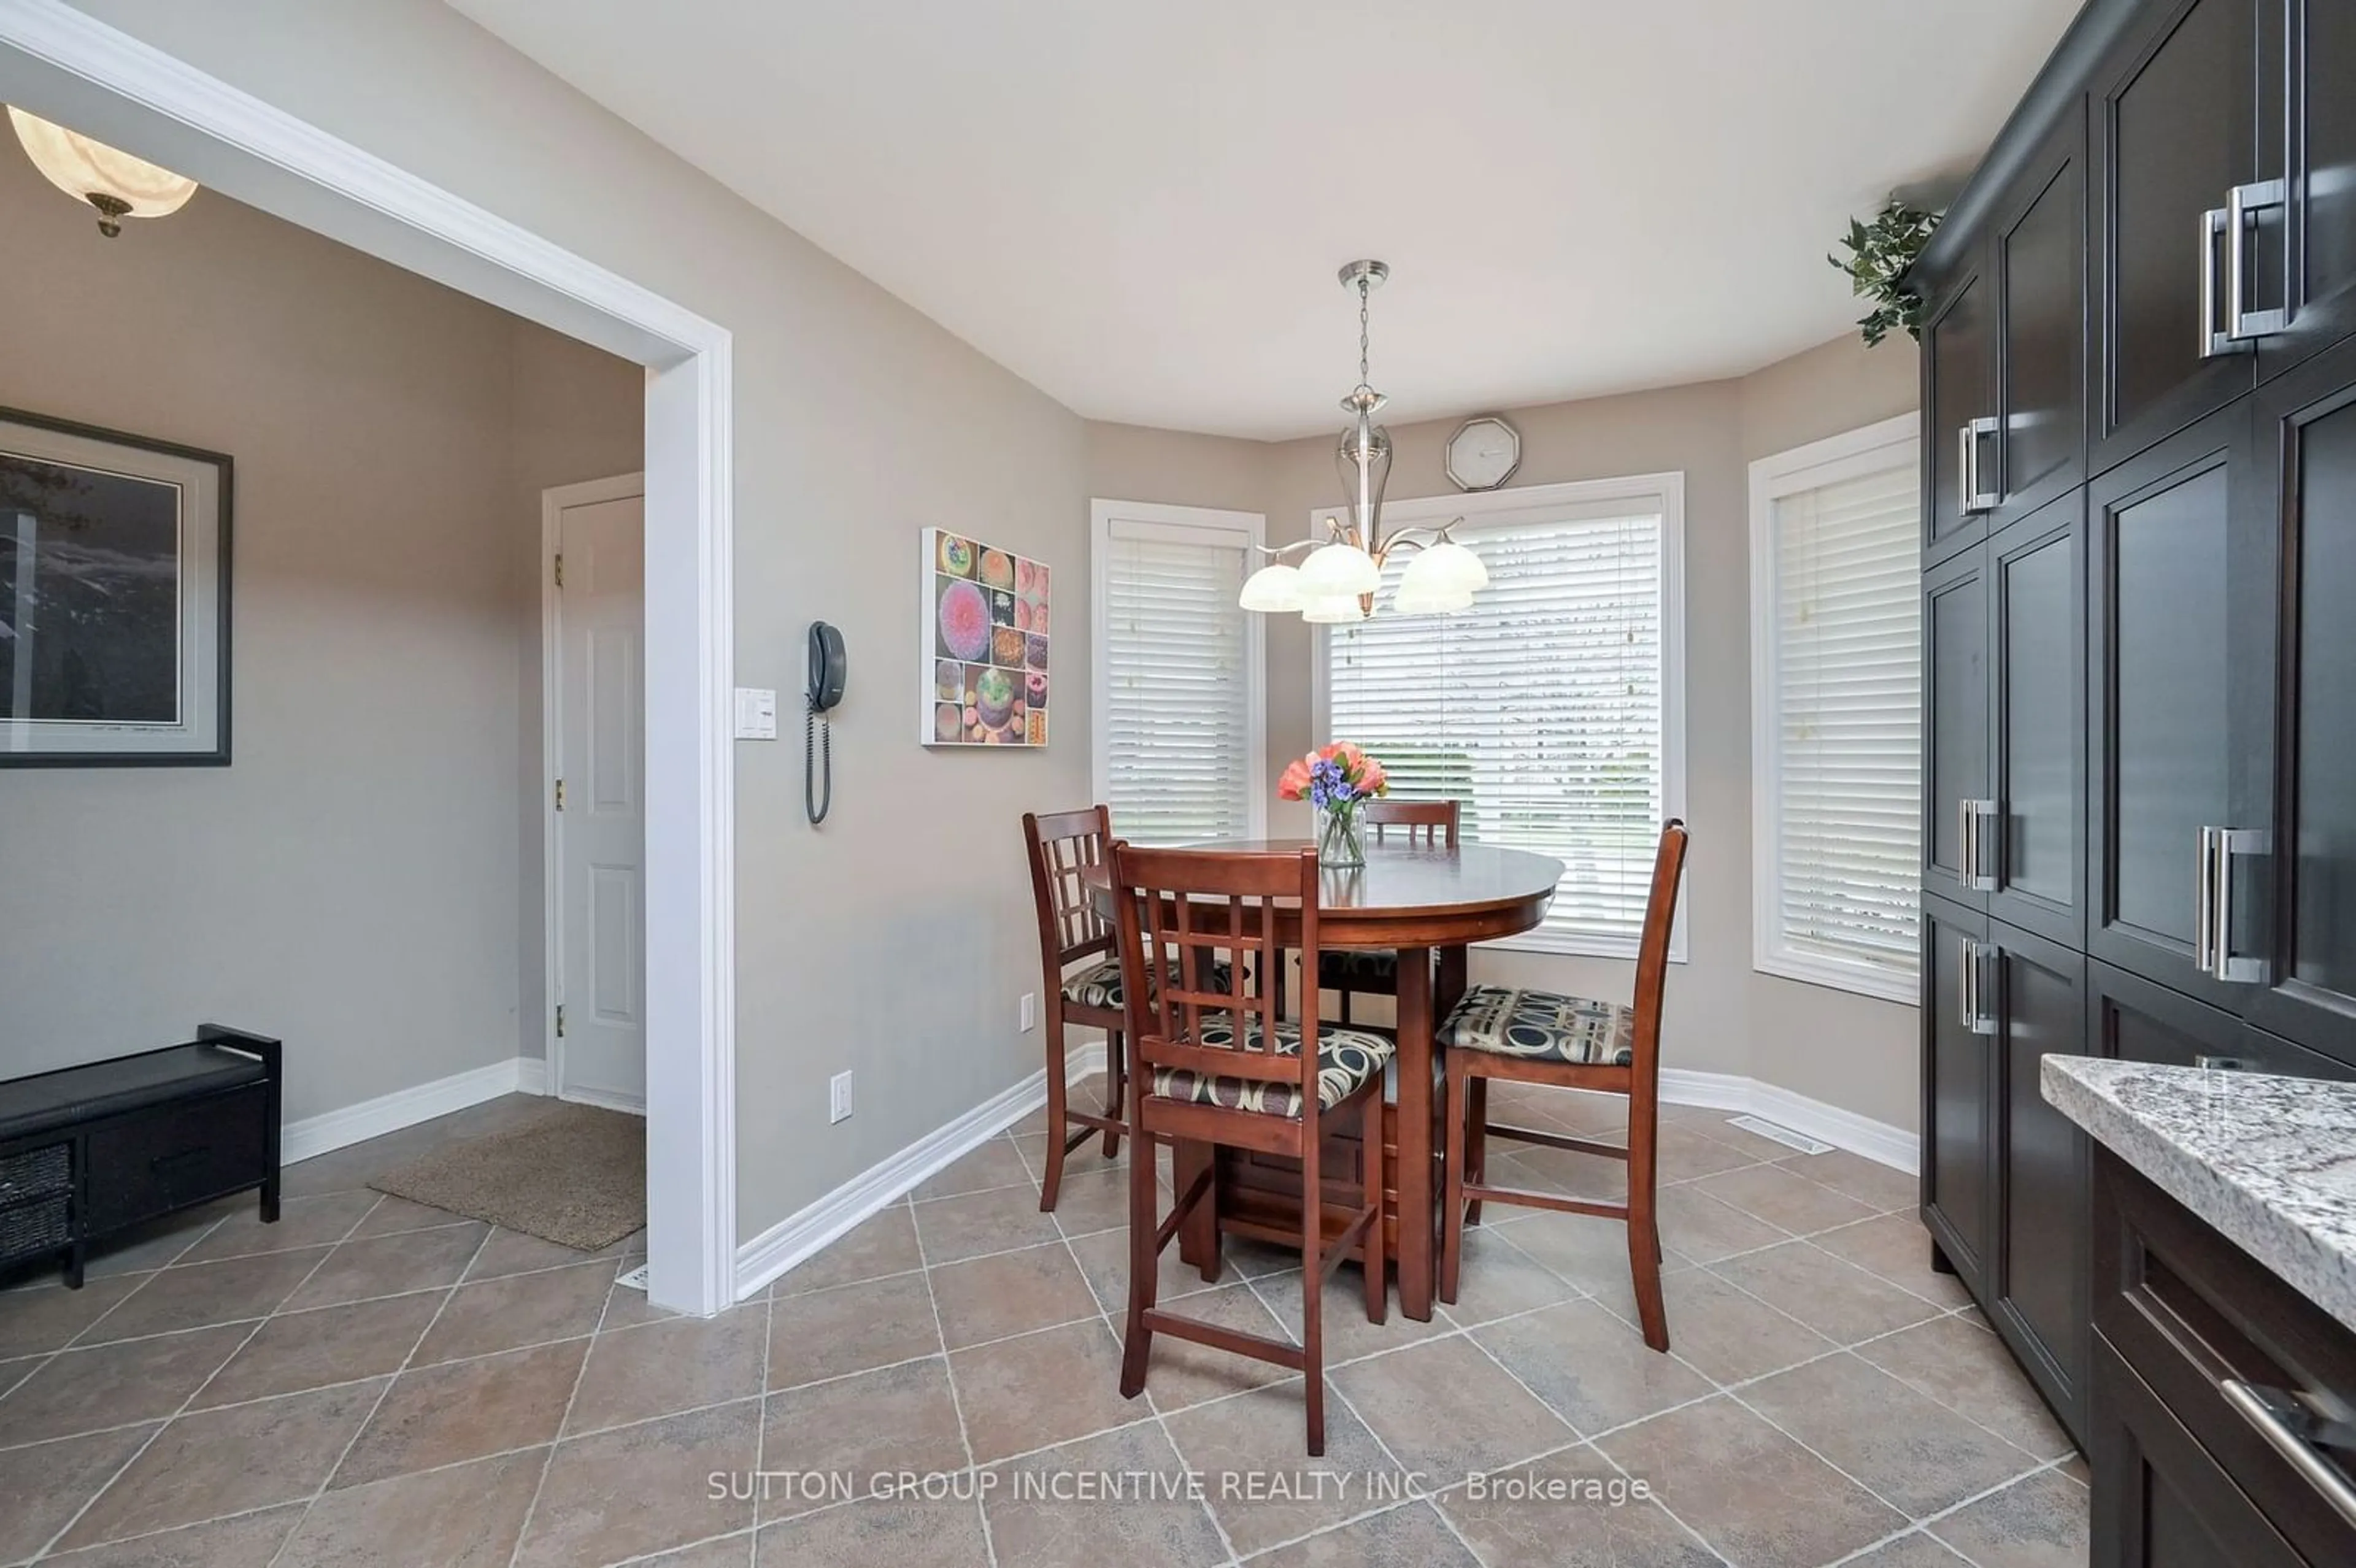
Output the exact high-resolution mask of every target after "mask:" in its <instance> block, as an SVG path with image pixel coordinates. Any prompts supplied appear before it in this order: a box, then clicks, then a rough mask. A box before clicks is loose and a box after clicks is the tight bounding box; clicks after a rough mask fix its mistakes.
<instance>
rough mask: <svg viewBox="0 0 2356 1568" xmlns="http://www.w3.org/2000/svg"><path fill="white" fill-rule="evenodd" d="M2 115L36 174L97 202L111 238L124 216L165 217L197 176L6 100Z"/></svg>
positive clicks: (190, 192)
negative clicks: (160, 165) (179, 172)
mask: <svg viewBox="0 0 2356 1568" xmlns="http://www.w3.org/2000/svg"><path fill="white" fill-rule="evenodd" d="M8 119H9V121H10V123H13V124H14V125H15V126H16V140H17V141H19V142H21V143H23V144H24V145H25V155H26V156H27V157H29V158H31V159H32V160H33V166H34V167H35V168H37V169H38V170H40V171H41V177H43V178H44V179H46V180H48V182H49V183H50V184H51V185H53V186H55V187H58V188H59V190H61V191H63V192H65V193H66V194H67V195H68V196H70V197H73V198H74V199H75V200H76V201H86V202H88V203H90V205H91V206H92V207H94V208H98V231H99V232H100V233H101V234H103V235H105V236H106V237H107V238H108V239H110V240H112V238H114V236H116V235H118V234H120V233H122V232H123V219H126V218H165V217H168V216H169V215H171V214H172V213H175V212H177V211H179V210H180V208H183V207H186V206H187V204H188V197H192V196H194V195H196V194H197V182H196V181H194V180H192V179H189V178H187V176H183V175H176V174H174V173H173V172H172V171H171V170H169V169H164V168H158V167H156V166H155V165H154V164H151V163H149V162H148V161H147V160H146V159H145V158H134V157H133V156H132V155H130V154H128V153H125V152H122V151H120V150H118V149H116V148H113V147H110V146H108V145H107V144H105V143H103V142H94V141H92V140H91V139H90V138H89V137H88V136H85V135H83V134H81V133H80V132H78V131H69V130H67V129H66V128H65V127H64V126H62V125H56V124H52V123H49V122H48V121H47V120H44V119H42V118H41V117H40V116H39V115H37V114H27V113H26V112H24V111H23V110H21V109H19V108H17V107H16V105H14V104H11V105H9V107H8Z"/></svg>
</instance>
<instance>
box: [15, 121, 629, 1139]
mask: <svg viewBox="0 0 2356 1568" xmlns="http://www.w3.org/2000/svg"><path fill="white" fill-rule="evenodd" d="M0 229H5V232H6V233H7V235H8V246H7V251H8V261H7V283H6V286H5V288H0V345H5V350H0V405H6V406H9V407H14V408H18V409H23V410H27V411H34V412H39V413H44V414H48V415H52V416H56V417H60V418H65V419H70V420H77V421H84V422H87V423H91V424H96V425H102V426H105V427H108V428H111V429H116V430H123V431H127V432H137V433H140V434H145V435H152V436H155V437H157V438H159V439H162V440H166V441H172V442H178V443H186V444H189V445H194V446H198V447H204V448H209V449H211V450H214V451H219V452H224V453H229V454H230V457H231V458H232V459H233V460H234V461H235V464H236V468H235V476H234V485H235V496H234V506H233V515H232V531H233V540H232V547H233V560H232V574H233V586H234V597H233V609H234V623H233V625H232V629H231V650H232V658H233V660H234V664H233V670H232V688H231V690H232V706H233V715H232V726H231V749H232V760H231V765H230V766H229V767H227V768H190V769H166V770H157V769H145V768H143V769H122V768H117V769H76V770H25V769H8V770H0V933H5V935H0V1076H8V1075H13V1074H15V1073H16V1072H27V1071H32V1070H36V1069H39V1068H43V1067H49V1066H58V1065H63V1064H65V1063H68V1062H71V1061H83V1060H89V1059H91V1058H94V1057H100V1056H105V1055H112V1054H116V1053H118V1052H122V1051H133V1050H138V1049H142V1048H145V1047H147V1046H152V1045H162V1044H166V1043H168V1042H170V1041H171V1040H176V1039H185V1038H187V1034H188V1032H189V1030H190V1029H192V1028H193V1027H194V1026H195V1025H196V1024H197V1023H198V1022H199V1021H201V1020H204V1019H218V1020H220V1021H222V1022H227V1023H233V1024H240V1025H243V1026H246V1027H250V1028H253V1029H261V1030H263V1031H265V1032H268V1033H273V1034H278V1035H282V1036H284V1038H285V1039H286V1040H287V1042H288V1045H289V1058H288V1065H287V1096H286V1111H287V1115H288V1116H289V1117H291V1118H300V1117H305V1116H309V1115H316V1114H318V1113H320V1112H323V1111H328V1110H335V1109H339V1108H342V1107H344V1106H347V1105H350V1104H356V1103H358V1102H359V1101H363V1100H367V1099H369V1098H372V1097H374V1096H376V1095H379V1094H382V1093H389V1092H391V1091H393V1090H396V1089H403V1088H409V1087H412V1086H414V1085H416V1084H419V1083H427V1082H430V1081H432V1080H434V1079H436V1078H441V1077H444V1076H446V1075H448V1074H450V1073H454V1072H464V1071H466V1070H467V1069H470V1068H475V1067H480V1066H485V1065H487V1064H489V1063H491V1062H494V1061H501V1060H504V1059H506V1058H509V1057H511V1056H513V1055H515V1054H516V1053H517V1050H518V1045H519V1038H527V1039H530V1040H531V1042H532V1045H533V1049H534V1050H535V1051H536V1050H537V1049H538V1030H537V1028H536V1025H534V1024H533V1023H532V1022H531V1021H530V1016H529V1015H527V1014H526V1012H525V1010H524V1008H522V1006H521V1005H520V1004H521V995H520V987H522V986H523V984H524V982H525V981H526V979H528V978H529V979H530V980H531V982H532V984H533V985H534V986H535V987H536V986H537V975H536V970H537V965H538V964H539V961H540V960H539V955H540V951H541V949H540V944H539V936H538V926H539V919H540V915H539V902H538V882H537V878H538V875H539V870H538V857H539V848H540V839H539V817H538V816H537V809H536V808H537V805H538V797H539V786H538V784H537V775H538V769H539V762H538V754H537V748H538V743H539V710H540V688H539V676H538V662H537V661H538V656H539V654H538V645H539V625H538V616H539V592H538V579H537V576H536V574H535V558H536V557H537V555H538V553H539V528H540V519H539V486H540V485H543V484H553V483H558V482H562V481H564V480H569V479H576V478H585V477H589V476H591V475H595V474H598V473H612V472H616V471H625V472H626V471H627V470H630V469H633V468H635V467H637V464H638V461H639V459H638V456H637V453H638V450H639V444H640V443H639V434H638V419H639V413H638V410H639V407H640V403H641V400H642V395H641V378H640V375H639V373H638V371H637V368H635V367H633V366H629V365H626V364H624V363H623V362H622V361H620V360H617V359H614V358H611V357H607V356H605V355H603V354H599V353H597V352H596V351H594V350H591V349H586V348H582V347H578V346H576V345H573V344H571V343H569V342H567V341H564V340H562V339H558V338H556V337H555V336H553V335H552V334H549V333H547V332H544V331H542V330H541V328H539V327H536V326H531V325H528V324H526V323H523V322H520V321H518V320H517V319H515V318H514V317H512V316H509V315H506V314H504V313H503V312H500V311H498V310H494V309H492V308H491V307H489V306H487V305H484V304H477V302H475V301H473V300H469V299H466V298H465V297H463V296H461V295H458V294H455V293H451V292H450V291H449V290H446V289H444V288H442V287H440V286H439V285H436V284H434V283H427V282H425V281H424V280H423V279H420V278H417V277H415V276H413V275H412V274H410V273H407V272H402V271H400V270H398V269H396V268H393V267H390V266H387V265H385V264H384V263H382V262H380V261H374V260H372V259H370V258H369V257H366V256H363V255H360V254H359V253H358V252H356V251H348V250H346V249H345V248H343V247H342V246H339V245H337V244H334V243H332V242H330V241H328V240H321V239H319V238H317V237H316V236H314V235H311V234H308V233H305V232H304V231H302V230H300V229H293V228H290V227H288V226H287V225H285V224H284V223H281V222H280V221H278V220H277V219H273V218H271V217H269V216H267V215H265V214H263V213H261V212H257V211H255V210H253V209H252V208H247V207H242V206H241V205H239V204H238V203H236V202H234V201H230V200H229V199H227V198H225V197H221V196H220V195H219V194H218V193H216V192H205V193H203V194H201V195H200V196H198V198H197V199H196V200H195V201H193V202H191V203H190V204H189V206H188V207H187V209H186V210H185V211H183V212H182V213H181V214H179V215H178V216H177V217H175V218H173V219H170V220H169V221H166V222H159V223H153V224H134V225H132V226H131V227H130V229H129V230H128V231H127V232H126V233H124V234H123V237H122V238H121V239H119V240H112V241H109V240H103V239H102V238H101V237H100V235H99V233H98V231H97V229H96V227H95V225H94V224H93V223H92V221H91V218H90V215H89V214H88V213H87V212H86V211H84V210H82V209H80V208H77V207H75V206H74V205H73V204H72V203H70V202H69V201H67V200H66V199H65V198H64V197H60V196H59V195H58V194H57V193H56V192H55V191H53V190H52V189H50V187H48V185H46V184H44V183H43V182H42V181H41V179H40V178H39V176H37V175H36V174H35V173H34V171H33V169H32V167H31V166H30V165H29V164H27V162H26V161H25V159H24V158H22V157H21V156H19V155H16V149H15V147H14V145H13V144H8V145H5V146H0ZM525 659H528V660H529V661H530V680H529V683H527V682H526V680H525V679H524V678H523V676H522V673H521V672H522V669H523V665H522V663H521V662H519V661H521V660H525ZM527 847H528V848H529V850H530V867H529V869H527V867H526V865H525V861H524V859H523V854H524V851H525V849H526V848H527ZM527 877H529V879H530V880H529V888H530V893H529V896H527V895H526V892H525V891H524V890H525V887H526V886H527ZM526 907H528V908H529V911H530V926H529V933H530V940H529V942H527V941H526V940H525V935H526V928H525V927H524V925H523V924H522V923H519V909H523V908H526ZM528 971H530V973H528Z"/></svg>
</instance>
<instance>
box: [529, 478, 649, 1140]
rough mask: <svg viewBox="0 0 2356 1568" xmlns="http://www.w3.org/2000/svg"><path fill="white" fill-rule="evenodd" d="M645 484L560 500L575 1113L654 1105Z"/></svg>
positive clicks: (563, 947)
mask: <svg viewBox="0 0 2356 1568" xmlns="http://www.w3.org/2000/svg"><path fill="white" fill-rule="evenodd" d="M642 489H643V487H642V486H641V485H639V483H638V482H637V480H636V479H631V480H628V481H620V480H616V481H613V482H610V483H603V484H598V485H575V486H572V487H570V488H568V489H567V490H565V491H563V492H559V493H557V494H556V495H555V496H553V497H552V498H553V500H554V502H555V505H554V507H553V510H554V519H553V521H554V528H553V532H554V534H555V541H554V542H555V549H556V554H557V561H558V563H559V570H558V571H555V572H552V580H553V586H554V596H553V605H554V609H553V612H552V615H553V627H554V639H553V640H554V644H555V649H556V658H555V663H556V674H557V678H556V679H555V680H554V681H553V682H552V688H553V689H552V697H553V699H554V712H553V713H552V715H551V720H550V729H551V732H552V739H553V741H554V744H553V745H552V748H551V755H552V756H553V757H555V758H556V759H557V776H556V789H555V790H554V792H553V794H552V800H553V803H554V805H555V813H554V816H555V840H556V854H555V855H554V857H553V858H552V874H553V875H554V877H555V879H556V890H555V892H556V896H555V898H554V900H553V906H554V908H555V909H556V911H557V921H558V931H557V933H555V934H556V940H555V941H554V942H553V943H552V944H551V945H552V948H553V950H554V955H555V959H556V973H555V975H554V976H552V987H551V989H552V996H553V997H554V1005H555V1007H556V1009H557V1012H556V1031H555V1033H556V1038H555V1040H554V1044H553V1051H552V1061H551V1063H550V1066H551V1074H550V1076H551V1080H552V1086H553V1087H554V1089H555V1092H556V1093H557V1094H559V1095H560V1096H562V1098H564V1099H567V1100H582V1101H586V1102H588V1103H590V1104H599V1105H610V1106H614V1107H616V1108H617V1109H623V1110H634V1111H640V1112H643V1111H644V1110H645V1108H646V1100H647V1022H646V972H647V962H646V960H647V953H646V877H645V871H646V792H645V774H646V770H645V767H644V765H643V764H644V755H645V706H646V705H645V695H644V693H645V684H644V678H643V663H644V642H645V637H644V632H643V626H644V621H645V598H646V592H645V591H646V542H645V531H646V503H645V499H644V496H643V493H642Z"/></svg>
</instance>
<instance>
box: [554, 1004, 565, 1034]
mask: <svg viewBox="0 0 2356 1568" xmlns="http://www.w3.org/2000/svg"><path fill="white" fill-rule="evenodd" d="M556 1038H557V1039H559V1040H562V1039H563V1038H564V1004H563V1003H562V1002H559V1003H557V1004H556Z"/></svg>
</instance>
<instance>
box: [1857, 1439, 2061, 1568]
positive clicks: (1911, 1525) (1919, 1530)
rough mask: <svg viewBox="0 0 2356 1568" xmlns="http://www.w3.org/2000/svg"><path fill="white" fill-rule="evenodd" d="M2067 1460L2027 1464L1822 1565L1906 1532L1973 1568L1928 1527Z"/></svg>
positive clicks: (1863, 1552) (1864, 1552)
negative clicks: (1986, 1485) (1979, 1489)
mask: <svg viewBox="0 0 2356 1568" xmlns="http://www.w3.org/2000/svg"><path fill="white" fill-rule="evenodd" d="M2068 1463H2069V1460H2068V1459H2066V1458H2064V1459H2049V1460H2047V1461H2046V1462H2045V1463H2043V1464H2040V1465H2035V1466H2032V1467H2029V1469H2026V1470H2023V1471H2022V1472H2020V1474H2019V1475H2017V1476H2008V1477H2006V1478H2005V1479H2003V1480H2001V1481H1998V1482H1997V1484H1996V1485H1995V1486H1992V1487H1989V1488H1987V1489H1986V1490H1984V1491H1977V1492H1974V1493H1973V1494H1972V1495H1971V1496H1969V1497H1967V1498H1965V1499H1961V1500H1960V1501H1957V1502H1954V1503H1950V1504H1948V1505H1947V1506H1946V1507H1945V1508H1943V1509H1939V1510H1938V1511H1937V1512H1935V1513H1929V1514H1925V1515H1923V1516H1922V1518H1921V1519H1918V1520H1909V1521H1908V1522H1907V1525H1906V1528H1905V1529H1903V1530H1898V1531H1891V1532H1890V1534H1888V1535H1885V1536H1883V1537H1881V1538H1880V1539H1879V1540H1878V1541H1868V1542H1866V1543H1865V1544H1864V1545H1863V1546H1860V1547H1858V1549H1857V1550H1856V1551H1854V1552H1850V1553H1849V1554H1848V1555H1847V1556H1846V1557H1839V1558H1836V1559H1834V1560H1833V1562H1832V1563H1827V1564H1826V1568H1839V1564H1841V1563H1855V1562H1857V1561H1858V1560H1859V1559H1860V1558H1863V1557H1866V1556H1868V1555H1869V1554H1871V1553H1873V1552H1878V1551H1879V1550H1880V1549H1881V1548H1882V1547H1885V1546H1887V1545H1889V1544H1890V1542H1891V1541H1903V1540H1904V1539H1905V1538H1906V1537H1908V1536H1910V1535H1927V1536H1929V1537H1930V1538H1931V1539H1932V1540H1933V1541H1937V1542H1938V1543H1939V1544H1940V1545H1941V1546H1944V1547H1946V1549H1947V1550H1948V1551H1950V1552H1954V1554H1955V1556H1956V1559H1957V1560H1958V1561H1960V1562H1964V1563H1973V1564H1974V1565H1975V1568H1976V1565H1977V1561H1978V1560H1977V1559H1976V1558H1974V1557H1971V1556H1969V1555H1968V1554H1966V1553H1965V1552H1964V1550H1963V1549H1962V1548H1961V1547H1958V1546H1954V1545H1950V1544H1949V1542H1948V1541H1947V1538H1946V1537H1945V1536H1944V1535H1940V1534H1938V1533H1936V1532H1935V1531H1933V1530H1932V1528H1931V1527H1932V1526H1933V1524H1936V1523H1939V1522H1940V1521H1942V1520H1949V1519H1953V1518H1954V1516H1955V1515H1957V1514H1959V1513H1961V1512H1963V1511H1964V1510H1965V1509H1968V1508H1971V1507H1974V1506H1975V1505H1976V1504H1979V1503H1984V1502H1986V1501H1987V1500H1988V1499H1990V1498H1992V1497H1995V1496H1997V1494H1998V1493H2000V1492H2006V1491H2009V1490H2011V1489H2012V1488H2014V1487H2017V1486H2019V1485H2020V1484H2021V1483H2022V1482H2023V1481H2031V1480H2035V1479H2036V1478H2037V1477H2040V1476H2042V1475H2045V1474H2047V1473H2048V1472H2050V1471H2056V1470H2059V1469H2061V1467H2062V1466H2063V1465H2066V1464H2068ZM2073 1484H2074V1483H2073Z"/></svg>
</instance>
